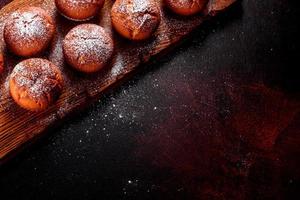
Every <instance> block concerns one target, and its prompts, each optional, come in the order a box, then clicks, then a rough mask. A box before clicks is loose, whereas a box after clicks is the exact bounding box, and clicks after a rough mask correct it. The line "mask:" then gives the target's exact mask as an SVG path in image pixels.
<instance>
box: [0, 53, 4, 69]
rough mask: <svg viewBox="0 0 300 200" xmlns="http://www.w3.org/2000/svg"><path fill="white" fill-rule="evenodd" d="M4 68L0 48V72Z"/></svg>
mask: <svg viewBox="0 0 300 200" xmlns="http://www.w3.org/2000/svg"><path fill="white" fill-rule="evenodd" d="M3 70H4V56H3V54H2V52H1V50H0V74H1V73H2V72H3Z"/></svg>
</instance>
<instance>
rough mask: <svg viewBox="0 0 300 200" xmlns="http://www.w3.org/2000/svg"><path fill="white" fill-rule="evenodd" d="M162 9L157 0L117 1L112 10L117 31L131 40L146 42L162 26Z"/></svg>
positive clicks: (112, 18)
mask: <svg viewBox="0 0 300 200" xmlns="http://www.w3.org/2000/svg"><path fill="white" fill-rule="evenodd" d="M160 13H161V11H160V7H159V6H158V4H157V2H156V1H155V0H116V2H115V3H114V5H113V7H112V10H111V20H112V24H113V27H114V28H115V30H116V31H117V32H118V33H119V34H120V35H122V36H123V37H125V38H127V39H130V40H145V39H148V38H150V37H151V36H152V34H153V33H154V32H155V31H156V29H157V27H158V26H159V24H160V21H161V16H160Z"/></svg>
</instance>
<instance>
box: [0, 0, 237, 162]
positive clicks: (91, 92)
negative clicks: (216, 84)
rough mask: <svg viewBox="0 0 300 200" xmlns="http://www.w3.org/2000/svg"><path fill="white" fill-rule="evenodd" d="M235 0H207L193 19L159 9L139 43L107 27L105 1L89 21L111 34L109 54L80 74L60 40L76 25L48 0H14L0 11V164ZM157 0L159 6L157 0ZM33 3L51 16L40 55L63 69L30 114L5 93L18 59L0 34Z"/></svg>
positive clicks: (107, 5)
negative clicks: (0, 57)
mask: <svg viewBox="0 0 300 200" xmlns="http://www.w3.org/2000/svg"><path fill="white" fill-rule="evenodd" d="M234 1H236V0H210V1H209V3H208V6H207V9H206V12H205V14H203V15H197V16H193V17H189V18H186V17H179V16H175V15H173V14H172V13H170V12H168V11H167V10H165V9H163V12H162V22H161V25H160V26H159V29H158V31H157V32H156V34H155V36H154V37H153V38H152V39H150V40H147V41H144V42H131V41H127V40H125V39H123V38H121V37H120V36H119V35H117V34H116V33H115V32H114V31H113V30H112V27H111V22H110V8H111V6H112V3H113V1H110V0H107V1H106V3H105V6H104V8H103V9H102V11H101V13H100V14H99V16H98V17H96V18H95V19H94V20H92V22H93V23H96V24H99V25H101V26H103V27H104V28H105V29H106V30H107V31H108V32H109V33H110V34H111V35H112V37H113V38H114V41H115V49H116V50H115V54H114V56H113V58H112V60H111V62H110V64H109V66H107V67H106V68H105V69H104V70H103V71H101V72H99V73H97V74H93V75H83V74H80V73H78V72H75V71H74V70H72V69H70V67H68V66H67V65H66V64H65V62H64V59H63V54H62V48H61V43H62V39H63V37H64V36H65V35H66V33H67V32H68V31H69V30H70V29H71V28H72V27H74V26H76V25H77V24H78V23H75V22H70V21H68V20H66V19H65V18H63V17H61V16H60V15H59V14H58V13H57V11H56V9H55V5H54V2H53V0H15V1H13V2H12V3H10V4H8V5H7V6H5V7H4V8H3V9H2V10H1V11H0V35H1V37H0V48H1V49H4V57H5V60H6V62H5V70H4V73H3V74H2V75H1V76H0V163H1V160H4V159H5V157H7V156H8V155H9V154H11V153H12V152H13V151H15V150H16V149H19V148H20V147H22V146H23V145H24V144H26V143H28V142H30V141H32V140H33V139H34V138H36V137H37V136H39V135H42V133H45V130H47V128H48V127H50V126H52V125H54V124H57V123H58V122H59V121H61V120H62V119H64V118H66V117H67V116H68V115H70V113H72V112H73V111H74V110H77V109H78V108H82V107H86V106H87V105H89V104H90V103H91V102H93V101H94V100H95V99H98V98H99V96H100V95H101V94H102V93H103V92H105V91H106V90H107V89H108V88H110V87H112V86H113V85H115V84H117V83H119V82H120V81H121V80H123V79H124V78H125V77H127V76H128V74H130V73H132V72H133V71H134V70H136V69H137V68H138V67H139V66H140V64H142V63H146V62H147V61H148V60H149V59H150V58H151V57H153V56H155V55H157V54H159V53H161V52H162V51H164V50H166V49H168V48H169V47H170V46H172V45H174V44H176V43H177V42H178V41H180V40H181V39H182V38H183V37H184V36H186V35H188V33H190V32H191V31H192V30H194V29H195V28H197V27H198V26H199V25H200V24H201V23H202V22H203V21H204V20H206V19H208V18H209V17H210V16H211V15H215V14H216V13H217V12H219V11H221V10H223V9H225V8H226V7H228V6H229V5H231V4H232V3H233V2H234ZM158 2H159V3H160V4H161V6H162V7H163V3H162V2H161V0H158ZM28 5H32V6H39V7H42V8H44V9H45V10H47V11H48V12H49V13H51V15H52V16H53V17H54V18H55V19H56V22H57V26H58V27H57V34H56V36H55V39H54V40H53V42H52V44H51V47H50V48H49V50H48V51H47V52H45V54H44V55H43V57H45V58H48V59H49V60H51V61H52V62H54V63H55V64H56V65H57V66H58V67H60V69H61V70H62V72H63V76H64V79H65V88H64V91H63V94H62V95H61V97H60V99H59V100H58V102H57V103H56V104H55V105H53V106H52V107H50V108H49V109H47V110H45V111H43V112H39V113H33V112H28V111H26V110H24V109H21V108H20V107H18V106H17V105H16V104H15V103H14V102H13V100H12V98H11V97H10V95H9V92H8V83H7V80H8V77H9V74H10V72H11V71H12V69H13V67H14V66H15V65H16V64H17V63H18V62H19V61H20V60H22V58H20V57H17V56H15V55H13V54H11V53H10V52H8V51H7V50H6V49H5V44H4V42H3V37H2V32H3V24H4V22H5V20H6V18H7V17H8V16H9V14H10V13H11V12H12V11H14V10H16V9H18V8H21V7H24V6H28Z"/></svg>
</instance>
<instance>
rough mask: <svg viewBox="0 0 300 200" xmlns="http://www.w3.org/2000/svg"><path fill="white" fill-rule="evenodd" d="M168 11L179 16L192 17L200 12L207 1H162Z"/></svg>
mask: <svg viewBox="0 0 300 200" xmlns="http://www.w3.org/2000/svg"><path fill="white" fill-rule="evenodd" d="M164 1H165V4H166V5H167V7H168V8H170V10H172V11H173V12H174V13H176V14H179V15H185V16H189V15H194V14H197V13H199V12H201V11H202V10H203V9H204V7H205V6H206V4H207V2H208V0H164Z"/></svg>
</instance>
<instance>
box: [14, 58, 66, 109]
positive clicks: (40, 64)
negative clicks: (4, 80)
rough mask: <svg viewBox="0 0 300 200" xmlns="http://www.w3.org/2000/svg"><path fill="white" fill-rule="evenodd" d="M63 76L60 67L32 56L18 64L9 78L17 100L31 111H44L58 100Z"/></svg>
mask: <svg viewBox="0 0 300 200" xmlns="http://www.w3.org/2000/svg"><path fill="white" fill-rule="evenodd" d="M62 88H63V78H62V75H61V72H60V70H59V68H58V67H56V66H55V65H54V64H53V63H51V62H50V61H48V60H45V59H40V58H31V59H27V60H24V61H22V62H20V63H19V64H17V65H16V66H15V68H14V69H13V71H12V74H11V76H10V79H9V90H10V94H11V96H12V98H13V99H14V100H15V102H16V103H17V104H18V105H19V106H21V107H22V108H25V109H27V110H30V111H42V110H44V109H46V108H47V107H49V106H50V105H51V104H52V103H54V101H56V100H57V98H58V97H59V95H60V94H61V92H62Z"/></svg>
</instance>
